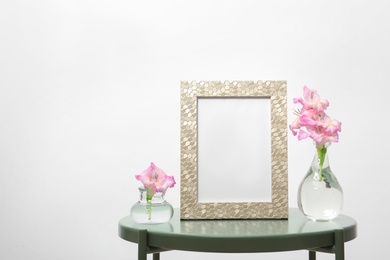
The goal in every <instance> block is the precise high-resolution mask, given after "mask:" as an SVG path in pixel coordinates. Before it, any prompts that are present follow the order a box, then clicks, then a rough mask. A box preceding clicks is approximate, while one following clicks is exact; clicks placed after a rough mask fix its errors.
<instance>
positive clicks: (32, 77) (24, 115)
mask: <svg viewBox="0 0 390 260" xmlns="http://www.w3.org/2000/svg"><path fill="white" fill-rule="evenodd" d="M389 12H390V4H389V2H388V1H385V0H383V1H373V0H370V1H368V0H367V1H364V0H361V1H352V0H349V1H288V0H286V1H259V0H256V1H254V0H245V1H242V0H234V1H233V0H218V1H215V0H197V1H185V0H181V1H174V0H149V1H133V0H126V1H119V0H117V1H104V0H95V1H87V0H77V1H75V0H66V1H62V0H57V1H43V0H41V1H28V0H25V1H22V0H14V1H2V2H1V3H0V33H1V34H0V37H1V39H0V230H1V231H0V259H7V260H8V259H134V257H135V255H136V245H134V244H131V243H129V242H126V241H124V240H122V239H120V238H119V237H118V236H117V222H118V220H119V219H120V218H121V217H123V216H125V215H127V214H128V212H129V209H130V207H131V205H132V204H133V203H134V202H135V201H136V199H137V196H138V191H137V187H138V186H139V185H140V183H138V182H137V181H136V180H135V179H134V174H136V173H139V172H140V171H141V170H143V169H144V168H146V167H147V166H148V164H149V162H150V161H154V162H155V163H156V164H157V165H158V166H160V167H161V168H163V169H164V170H165V171H166V172H167V173H169V174H173V175H175V177H176V179H177V181H179V179H180V164H179V157H180V151H179V150H180V142H179V141H180V135H179V127H180V120H179V118H180V114H179V104H180V97H179V86H180V80H193V79H196V80H227V79H228V80H258V79H260V80H261V79H262V80H265V79H275V80H287V81H288V95H289V104H290V108H292V98H293V97H298V96H300V95H301V92H302V87H303V85H308V86H309V87H311V88H315V89H317V90H318V91H319V93H320V94H321V95H322V96H323V97H324V98H328V99H329V100H330V102H331V106H330V108H329V114H330V115H331V116H333V117H335V118H337V119H339V120H340V121H342V122H343V131H342V133H341V135H340V143H339V144H335V145H333V146H332V148H331V150H330V155H329V156H330V160H331V165H332V168H333V170H334V172H335V173H336V175H337V177H338V178H339V181H340V182H341V183H342V185H343V188H344V193H345V208H344V211H343V213H344V214H347V215H350V216H353V217H354V218H356V220H357V221H358V222H359V237H358V238H357V239H356V240H354V241H351V242H349V243H347V244H346V250H347V252H346V255H347V259H356V260H363V259H374V258H378V259H383V257H384V256H385V255H388V252H387V242H388V241H386V240H387V239H388V236H387V234H388V233H389V232H390V228H389V225H388V224H387V222H388V221H387V217H388V215H389V207H390V206H389V205H388V204H389V203H388V201H389V200H388V197H389V196H390V191H389V189H388V185H387V183H388V182H390V174H389V170H388V167H387V163H386V162H387V161H388V160H389V158H388V156H389V147H390V142H389V139H390V138H389V131H388V129H389V128H390V123H389V120H388V116H387V114H388V111H389V108H388V103H389V98H388V93H389V90H388V87H389V80H388V76H389V75H388V74H389V72H390V48H389V46H390V39H389V33H390V18H389V15H388V14H389ZM289 116H290V120H289V121H291V120H292V118H293V114H292V112H291V113H290V114H289ZM289 137H290V139H289V194H290V206H292V207H295V206H296V192H297V188H298V184H299V182H300V180H301V178H302V177H303V175H304V174H305V173H306V170H307V168H308V166H309V164H310V162H311V159H312V156H313V153H314V151H313V147H312V144H311V142H310V141H302V142H298V141H297V140H296V139H295V138H293V137H292V135H290V136H289ZM167 199H168V200H169V201H170V202H171V203H172V204H173V205H174V206H175V207H179V200H180V187H179V185H177V186H176V187H175V188H174V189H170V190H169V191H168V193H167ZM294 255H295V258H296V259H298V257H302V258H301V259H304V257H306V252H304V251H299V252H292V253H279V254H269V255H265V256H259V255H257V254H250V255H245V259H258V258H259V257H262V258H264V259H278V260H279V259H284V258H285V257H289V256H294ZM200 256H202V257H203V258H204V259H212V258H213V257H214V259H215V257H219V258H217V259H222V256H218V255H215V254H202V255H199V254H196V253H185V252H167V253H164V254H163V255H162V258H163V259H173V260H175V259H181V258H182V257H188V258H191V259H197V257H200ZM224 257H225V259H233V258H234V257H238V256H237V255H233V256H230V255H229V256H224ZM243 259H244V258H243ZM318 259H333V256H332V255H325V254H320V255H319V256H318Z"/></svg>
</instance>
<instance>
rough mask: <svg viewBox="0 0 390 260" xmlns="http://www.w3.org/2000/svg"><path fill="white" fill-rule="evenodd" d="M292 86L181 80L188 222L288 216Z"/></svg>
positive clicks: (184, 202)
mask: <svg viewBox="0 0 390 260" xmlns="http://www.w3.org/2000/svg"><path fill="white" fill-rule="evenodd" d="M286 88H287V83H286V81H232V82H230V81H224V82H221V81H200V82H196V81H192V82H188V81H182V82H181V204H180V205H181V206H180V212H181V214H180V216H181V219H183V220H185V219H268V218H269V219H285V218H287V217H288V171H287V100H286V96H287V93H286V92H287V90H286Z"/></svg>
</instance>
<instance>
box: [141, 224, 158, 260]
mask: <svg viewBox="0 0 390 260" xmlns="http://www.w3.org/2000/svg"><path fill="white" fill-rule="evenodd" d="M147 248H148V231H147V230H139V231H138V260H147ZM154 260H158V259H154Z"/></svg>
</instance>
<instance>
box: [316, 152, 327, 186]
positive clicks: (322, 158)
mask: <svg viewBox="0 0 390 260" xmlns="http://www.w3.org/2000/svg"><path fill="white" fill-rule="evenodd" d="M326 151H327V149H326V147H325V145H322V146H319V147H318V146H317V154H318V161H319V166H320V171H319V174H318V177H319V180H320V181H322V179H323V178H322V167H323V166H324V162H325V155H326Z"/></svg>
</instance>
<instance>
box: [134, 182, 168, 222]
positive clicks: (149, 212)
mask: <svg viewBox="0 0 390 260" xmlns="http://www.w3.org/2000/svg"><path fill="white" fill-rule="evenodd" d="M139 191H140V199H139V201H138V202H137V203H135V204H134V205H133V206H132V207H131V210H130V215H131V217H132V218H133V220H134V221H135V222H137V223H139V224H159V223H166V222H168V221H169V220H170V219H171V218H172V216H173V208H172V205H171V204H170V203H169V202H167V201H166V200H165V199H164V194H163V193H161V192H156V193H155V194H154V195H153V197H152V199H151V200H147V199H146V189H145V188H144V187H140V188H139Z"/></svg>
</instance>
